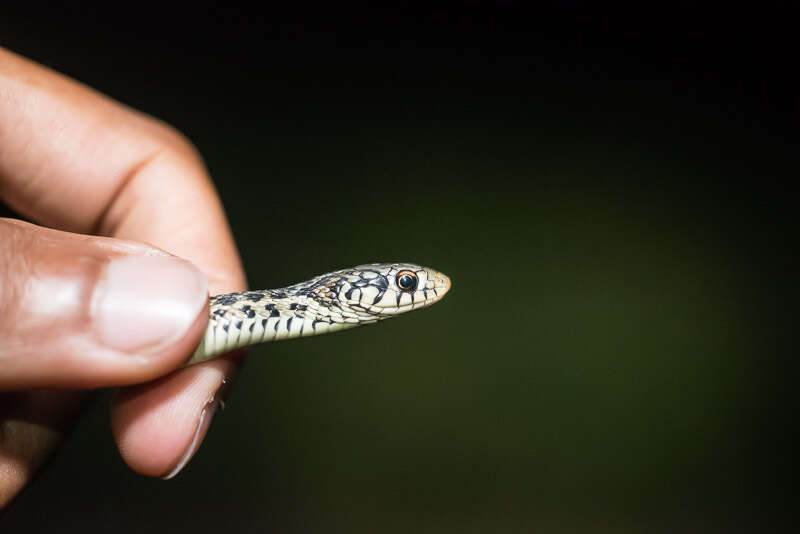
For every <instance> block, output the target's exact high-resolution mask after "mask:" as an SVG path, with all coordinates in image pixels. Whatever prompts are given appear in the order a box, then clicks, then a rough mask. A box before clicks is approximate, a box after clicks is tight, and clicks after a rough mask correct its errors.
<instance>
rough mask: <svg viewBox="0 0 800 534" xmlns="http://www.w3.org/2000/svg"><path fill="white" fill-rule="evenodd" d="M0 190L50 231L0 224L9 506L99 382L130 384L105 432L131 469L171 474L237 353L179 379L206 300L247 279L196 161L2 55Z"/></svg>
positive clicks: (146, 126) (62, 81) (3, 480)
mask: <svg viewBox="0 0 800 534" xmlns="http://www.w3.org/2000/svg"><path fill="white" fill-rule="evenodd" d="M0 199H2V201H4V202H5V203H6V204H7V205H9V206H10V207H12V208H13V209H14V210H15V211H17V212H18V213H20V214H22V215H24V216H26V217H28V218H29V219H31V220H33V221H35V222H36V223H39V224H41V225H44V226H47V227H49V228H44V227H42V226H36V225H33V224H28V223H23V222H21V221H16V220H12V219H0V309H2V310H3V312H2V314H0V392H3V393H0V507H2V506H3V505H4V504H6V503H7V502H9V501H10V500H11V498H13V496H14V495H15V494H16V493H17V492H18V491H19V490H20V489H21V488H22V487H23V486H24V485H25V484H26V483H27V482H29V481H30V480H31V478H32V476H33V475H34V474H35V471H36V469H37V468H38V467H39V466H40V465H41V464H42V462H43V461H44V460H45V459H46V457H47V456H48V455H49V454H51V453H52V452H53V451H54V449H55V447H56V446H57V444H58V443H59V442H60V441H61V439H62V438H63V436H64V435H65V433H66V432H67V431H68V429H69V427H70V426H71V424H72V422H73V421H74V420H75V416H76V414H77V413H78V412H79V411H80V409H81V408H82V406H84V405H85V402H84V400H85V398H86V395H87V392H86V390H87V389H91V388H99V387H107V386H124V387H122V388H121V389H120V390H119V392H118V393H117V395H116V397H115V400H114V403H113V405H112V409H111V426H112V430H113V434H114V439H115V441H116V443H117V447H118V448H119V451H120V453H121V455H122V457H123V459H124V460H125V462H126V463H127V464H128V465H129V466H130V467H131V468H132V469H134V470H135V471H137V472H139V473H142V474H145V475H150V476H163V477H170V476H174V474H176V473H177V472H178V471H179V470H180V469H181V468H182V467H183V466H184V465H185V464H186V462H188V460H189V459H190V458H191V456H192V455H193V454H194V452H195V451H196V450H197V447H198V446H199V444H200V443H201V442H202V439H203V437H204V436H205V432H206V430H207V428H208V423H209V422H210V420H211V418H212V416H213V412H214V409H215V407H216V403H217V401H218V398H219V394H220V388H222V387H223V385H224V384H226V383H228V382H229V381H230V379H231V377H232V374H233V373H234V371H235V369H236V368H237V363H236V362H237V360H236V359H235V358H234V357H226V358H218V359H215V360H213V361H210V362H206V363H203V364H200V365H194V366H191V367H188V368H184V369H180V370H178V371H176V372H172V373H171V374H170V372H171V371H172V370H173V369H175V368H176V367H178V366H179V365H180V364H181V363H182V362H183V361H184V360H185V359H186V358H188V357H189V356H190V355H191V352H192V350H193V349H194V347H195V346H196V345H197V343H198V342H199V340H200V337H201V336H202V334H203V331H204V329H205V325H206V322H207V301H208V293H210V294H212V295H213V294H218V293H226V292H232V291H241V290H243V289H245V284H246V283H245V278H244V273H243V272H242V268H241V264H240V261H239V257H238V254H237V252H236V248H235V245H234V243H233V238H232V236H231V233H230V229H229V227H228V224H227V221H226V219H225V214H224V212H223V209H222V206H221V204H220V201H219V198H218V197H217V194H216V192H215V190H214V188H213V186H212V184H211V182H210V180H209V177H208V174H207V171H206V169H205V167H204V165H203V162H202V160H201V158H200V157H199V155H198V154H197V152H196V151H195V149H194V148H193V147H192V145H191V144H190V143H189V142H187V141H186V140H185V139H184V138H183V137H182V136H181V135H180V134H179V133H177V132H176V131H175V130H173V129H172V128H170V127H168V126H166V125H164V124H162V123H160V122H158V121H157V120H154V119H152V118H150V117H147V116H145V115H142V114H140V113H138V112H136V111H133V110H131V109H128V108H126V107H125V106H123V105H121V104H119V103H116V102H113V101H111V100H109V99H108V98H106V97H104V96H102V95H100V94H98V93H96V92H94V91H92V90H91V89H89V88H87V87H85V86H82V85H80V84H79V83H77V82H75V81H72V80H69V79H67V78H65V77H63V76H61V75H59V74H56V73H54V72H52V71H49V70H48V69H46V68H43V67H41V66H39V65H36V64H34V63H32V62H30V61H27V60H25V59H23V58H21V57H19V56H16V55H14V54H12V53H11V52H8V51H5V50H3V49H0ZM56 229H57V230H56ZM99 236H103V237H99ZM156 247H157V248H156ZM173 255H174V256H173ZM179 258H184V259H179ZM186 260H188V261H186ZM190 262H191V263H190ZM137 384H138V385H137Z"/></svg>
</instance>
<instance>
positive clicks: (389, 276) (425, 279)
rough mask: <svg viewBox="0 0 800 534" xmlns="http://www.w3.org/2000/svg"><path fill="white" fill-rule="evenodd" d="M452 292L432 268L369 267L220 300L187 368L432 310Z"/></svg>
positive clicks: (403, 265)
mask: <svg viewBox="0 0 800 534" xmlns="http://www.w3.org/2000/svg"><path fill="white" fill-rule="evenodd" d="M449 289H450V279H449V278H448V277H447V276H445V275H444V274H442V273H440V272H438V271H435V270H433V269H431V268H429V267H421V266H419V265H414V264H412V263H370V264H367V265H359V266H357V267H353V268H351V269H342V270H340V271H334V272H332V273H327V274H323V275H320V276H317V277H316V278H312V279H311V280H308V281H306V282H301V283H299V284H295V285H293V286H289V287H284V288H281V289H265V290H260V291H245V292H242V293H230V294H227V295H217V296H215V297H211V299H210V300H209V321H208V328H207V329H206V333H205V336H204V337H203V340H202V342H201V343H200V345H199V346H198V347H197V350H196V351H195V352H194V355H192V358H191V359H190V360H189V361H188V362H187V365H189V364H194V363H198V362H202V361H205V360H208V359H211V358H214V357H215V356H219V355H220V354H224V353H226V352H229V351H231V350H233V349H237V348H241V347H245V346H247V345H255V344H258V343H265V342H267V341H278V340H281V339H293V338H298V337H307V336H315V335H317V334H326V333H328V332H338V331H339V330H345V329H348V328H353V327H356V326H360V325H365V324H373V323H376V322H378V321H381V320H383V319H387V318H389V317H394V316H395V315H399V314H402V313H405V312H409V311H412V310H417V309H419V308H424V307H426V306H430V305H431V304H433V303H434V302H437V301H438V300H439V299H441V298H442V297H443V296H444V294H445V293H447V291H448V290H449Z"/></svg>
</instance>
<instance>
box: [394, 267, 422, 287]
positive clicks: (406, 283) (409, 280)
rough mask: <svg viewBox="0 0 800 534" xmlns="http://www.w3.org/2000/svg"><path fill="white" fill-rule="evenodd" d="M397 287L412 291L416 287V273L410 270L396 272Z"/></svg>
mask: <svg viewBox="0 0 800 534" xmlns="http://www.w3.org/2000/svg"><path fill="white" fill-rule="evenodd" d="M396 280H397V287H399V288H400V289H402V290H403V291H414V290H415V289H417V275H416V274H414V273H412V272H411V271H400V272H399V273H397V279H396Z"/></svg>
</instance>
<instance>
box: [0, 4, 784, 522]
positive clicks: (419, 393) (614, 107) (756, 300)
mask: <svg viewBox="0 0 800 534" xmlns="http://www.w3.org/2000/svg"><path fill="white" fill-rule="evenodd" d="M38 10H39V7H38V5H37V4H36V3H34V4H32V5H28V6H24V7H15V8H12V9H11V10H10V11H9V12H8V13H6V15H5V19H4V20H2V21H0V28H2V33H0V44H2V45H4V46H7V47H9V48H10V49H12V50H14V51H16V52H18V53H20V54H23V55H27V56H29V57H31V58H33V59H35V60H37V61H40V62H43V63H44V64H46V65H48V66H51V67H52V68H54V69H56V70H60V71H62V72H64V73H66V74H68V75H70V76H73V77H75V78H76V79H78V80H80V81H82V82H84V83H87V84H88V85H91V86H93V87H95V88H97V89H98V90H100V91H102V92H104V93H106V94H109V95H110V96H112V97H114V98H116V99H118V100H120V101H122V102H124V103H126V104H128V105H130V106H132V107H135V108H138V109H141V110H143V111H145V112H147V113H149V114H152V115H154V116H156V117H159V118H161V119H164V120H166V121H167V122H169V123H171V124H173V125H174V126H176V127H177V128H179V129H180V130H181V131H183V132H184V133H185V134H186V135H187V136H188V137H189V138H190V139H191V140H192V141H193V142H194V143H195V144H196V145H197V147H198V148H199V150H200V151H201V152H202V153H203V155H204V157H205V158H206V161H207V164H208V166H209V169H210V171H211V173H212V176H213V177H214V180H215V182H216V184H217V187H218V189H219V192H220V195H221V197H222V199H223V201H224V204H225V207H226V209H227V210H228V215H229V217H230V221H231V224H232V226H233V230H234V233H235V235H236V238H237V241H238V245H239V248H240V251H241V253H242V256H243V259H244V264H245V267H246V269H247V272H248V276H249V280H250V283H251V285H252V287H257V288H262V287H263V288H271V287H279V286H283V285H286V284H287V283H290V282H296V281H299V280H303V279H306V278H308V277H310V276H313V275H315V274H318V273H320V272H325V271H327V270H331V269H334V268H339V267H344V266H349V265H354V264H358V263H364V262H372V261H393V260H403V261H414V262H418V263H422V264H425V265H430V266H433V267H435V268H437V269H440V270H442V271H444V272H445V273H447V274H448V275H450V277H451V278H452V280H453V283H454V287H453V290H452V292H451V293H450V294H449V295H448V297H447V298H446V299H445V300H444V301H443V302H442V303H440V304H438V305H436V306H435V307H433V308H431V309H430V310H426V311H424V312H421V313H417V314H412V315H410V316H408V317H406V318H403V319H402V320H397V321H391V322H388V323H385V324H383V325H381V326H380V327H379V328H364V329H359V330H356V331H351V332H348V333H346V334H341V335H336V336H323V337H316V338H310V339H304V340H297V341H293V342H291V343H277V344H270V345H264V346H260V347H257V348H255V349H253V350H252V353H251V358H250V360H249V362H248V365H247V367H246V369H245V372H243V373H242V374H241V376H240V378H239V380H238V383H237V388H236V391H235V392H234V394H233V395H232V398H231V399H230V400H229V403H228V406H227V408H226V409H225V410H224V411H223V412H222V413H220V414H219V415H218V416H217V417H216V418H215V421H214V424H213V426H212V429H211V431H210V432H209V435H208V438H207V440H206V442H205V444H204V445H203V447H202V448H201V450H200V452H199V453H198V454H197V456H196V457H195V459H194V460H193V461H192V462H191V464H190V465H189V466H188V467H187V469H186V470H185V471H184V472H183V473H181V474H180V476H178V477H177V478H176V479H175V480H172V481H169V482H163V481H160V480H150V479H145V478H142V477H140V476H137V475H135V474H133V473H131V472H130V471H128V470H127V469H126V467H125V466H124V465H123V463H122V461H121V460H120V458H119V456H118V454H117V452H116V450H115V448H114V445H113V442H112V439H111V435H110V431H109V429H108V423H107V404H108V394H105V395H104V396H103V397H102V399H101V401H100V402H98V404H97V405H96V406H95V408H94V409H93V410H92V411H91V412H90V413H89V414H88V416H87V417H85V418H84V420H83V421H82V423H81V424H80V426H79V428H78V429H77V431H76V432H75V435H74V436H73V438H72V439H71V441H70V442H69V443H68V445H67V446H66V447H65V448H64V450H63V452H62V453H61V454H60V455H59V456H58V457H57V458H56V460H55V461H54V463H53V464H52V465H51V466H50V468H49V469H48V470H47V471H46V472H45V473H44V474H43V475H42V477H41V478H40V479H39V481H38V483H37V484H36V485H35V486H33V487H32V488H31V489H30V490H28V491H27V492H26V493H25V494H23V495H22V496H21V497H20V498H19V499H18V501H17V502H16V503H15V505H14V506H13V507H12V508H11V509H10V510H9V511H8V513H7V514H6V516H5V518H4V519H3V522H2V523H0V527H2V529H3V532H23V531H24V532H45V531H56V530H57V531H59V532H100V531H103V532H106V531H111V532H141V531H143V530H144V529H154V530H155V531H167V530H169V531H172V532H190V531H200V532H219V531H220V530H223V529H227V530H228V531H230V532H271V531H275V532H528V531H532V530H536V531H539V532H644V531H647V532H652V531H664V532H667V531H674V530H681V531H697V532H706V531H731V530H745V531H770V530H774V529H779V528H780V529H782V528H787V525H791V522H792V520H793V508H794V507H796V506H797V505H798V504H800V503H798V499H797V495H798V494H797V490H796V482H795V477H794V474H795V467H796V465H795V464H796V462H795V451H796V450H797V445H798V440H797V438H796V436H795V435H794V432H793V430H794V426H795V422H794V416H795V413H796V408H797V403H796V396H795V393H794V392H793V388H794V384H795V377H796V375H797V363H796V360H795V356H796V354H795V353H794V350H793V349H794V346H795V335H794V329H795V326H794V317H793V313H790V311H789V309H788V308H789V307H788V305H787V304H786V303H788V302H793V301H795V299H796V297H797V293H798V292H797V288H796V276H795V272H796V268H797V263H796V261H795V259H794V256H795V252H794V249H795V247H796V237H797V236H796V234H795V233H794V231H793V228H792V223H793V219H794V210H795V204H796V198H797V197H796V195H795V192H796V188H795V187H791V188H790V187H788V186H786V183H787V182H790V181H794V180H795V179H796V177H797V171H798V167H799V166H798V158H797V155H796V149H795V146H796V144H795V142H796V129H795V126H796V119H797V108H796V104H794V107H792V102H793V97H792V94H793V90H792V88H791V87H789V86H787V85H786V82H785V80H783V79H782V76H783V75H782V71H783V69H786V68H793V67H791V62H790V58H791V56H792V53H793V52H792V51H791V49H787V48H785V47H782V46H781V44H782V43H783V41H782V40H781V39H783V35H784V34H783V33H781V31H780V28H782V27H783V26H779V27H778V30H774V31H773V30H772V29H771V28H772V27H769V26H768V27H765V28H762V29H763V33H754V32H750V33H748V32H740V31H739V30H738V29H737V26H735V25H734V26H731V25H727V24H722V23H720V24H715V25H713V26H709V25H707V23H708V22H711V21H712V20H716V18H715V17H716V15H715V16H714V17H711V18H709V19H708V20H706V19H703V18H700V19H697V18H696V15H697V13H694V14H693V17H688V18H685V17H684V16H683V15H675V14H672V15H669V16H668V15H663V14H662V15H661V16H660V18H659V19H658V20H657V21H653V19H651V18H650V17H649V16H648V15H647V14H645V13H644V12H643V13H639V14H637V13H634V14H633V17H634V19H635V20H638V23H636V24H633V25H629V24H628V23H627V22H624V21H623V20H622V19H618V17H617V14H615V13H607V12H604V11H599V10H596V9H595V10H591V9H584V8H583V7H581V6H580V4H578V3H572V4H570V6H569V7H568V8H566V9H564V10H560V9H556V8H552V10H551V11H547V12H546V13H542V12H538V13H533V14H531V13H523V12H521V11H513V10H512V11H508V10H501V11H497V12H495V11H492V12H488V13H476V14H464V13H459V14H458V15H454V14H453V12H448V11H447V10H442V12H441V13H432V12H431V11H430V10H427V11H425V12H419V13H418V12H414V11H411V10H405V11H404V10H393V11H392V10H389V11H369V12H361V13H358V14H356V15H355V16H354V17H352V18H349V17H348V18H347V19H345V20H341V21H340V20H339V19H336V20H335V21H331V20H327V19H328V15H329V13H320V12H316V11H314V12H313V13H304V14H300V15H299V16H298V14H287V13H283V12H276V11H274V10H272V8H264V9H263V10H262V11H258V12H255V11H236V10H233V9H225V10H220V9H217V10H214V9H212V8H209V7H207V6H202V5H197V6H195V7H194V8H192V10H193V12H192V13H189V12H188V11H181V10H179V9H166V10H164V9H163V8H162V9H157V10H151V9H150V8H146V9H145V8H142V7H141V6H136V7H130V8H127V10H126V11H124V12H121V13H120V12H112V11H111V10H110V9H108V8H101V7H95V8H91V9H90V8H86V7H85V6H84V7H80V8H78V7H72V8H63V7H61V8H57V9H56V8H51V9H50V10H48V11H46V12H38V13H37V11H38ZM339 15H340V16H341V14H339ZM545 15H546V16H545ZM627 15H631V14H630V13H628V14H627ZM744 15H747V14H744ZM778 15H779V16H778V17H777V18H776V19H775V21H776V24H780V22H778V21H779V19H780V14H778ZM551 16H552V17H551ZM637 17H638V18H637ZM687 20H688V21H689V22H687ZM752 27H758V26H757V25H754V26H751V28H752ZM709 28H711V29H709ZM165 194H169V192H168V191H165ZM223 531H224V530H223Z"/></svg>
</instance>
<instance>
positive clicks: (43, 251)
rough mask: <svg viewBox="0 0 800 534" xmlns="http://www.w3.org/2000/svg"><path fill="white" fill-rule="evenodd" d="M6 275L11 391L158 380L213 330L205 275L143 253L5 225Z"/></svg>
mask: <svg viewBox="0 0 800 534" xmlns="http://www.w3.org/2000/svg"><path fill="white" fill-rule="evenodd" d="M0 273H2V274H0V309H2V310H3V313H2V314H0V389H3V390H10V389H22V388H32V387H37V388H38V387H68V388H94V387H101V386H109V385H120V384H131V383H136V382H142V381H145V380H149V379H152V378H156V377H158V376H161V375H163V374H165V373H167V372H168V371H170V370H171V369H173V368H174V367H176V366H178V365H179V364H181V363H182V362H183V361H185V358H186V355H187V354H188V353H190V352H191V350H192V348H193V347H194V346H195V345H196V344H197V342H198V339H199V337H200V336H201V335H202V332H203V331H204V329H205V324H206V322H207V318H206V315H207V311H206V309H207V285H206V280H205V277H204V275H203V274H202V273H201V272H200V271H199V270H198V269H197V268H196V267H194V266H193V265H191V264H190V263H189V262H187V261H185V260H181V259H178V258H175V257H173V256H170V255H168V254H166V253H164V252H163V251H160V250H158V249H154V248H152V247H148V246H145V245H140V244H136V243H130V242H125V241H120V240H114V239H109V238H99V237H87V236H81V235H77V234H70V233H66V232H60V231H56V230H50V229H47V228H42V227H38V226H34V225H31V224H27V223H23V222H20V221H14V220H10V219H0Z"/></svg>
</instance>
